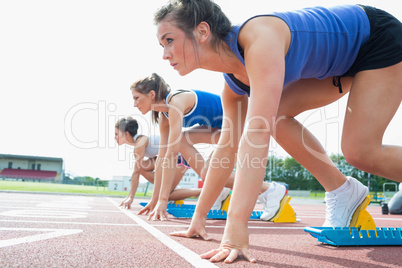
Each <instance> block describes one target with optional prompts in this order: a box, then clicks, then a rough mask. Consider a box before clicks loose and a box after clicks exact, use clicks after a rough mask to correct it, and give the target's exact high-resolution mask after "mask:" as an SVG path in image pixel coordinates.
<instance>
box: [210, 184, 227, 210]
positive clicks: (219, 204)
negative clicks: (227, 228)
mask: <svg viewBox="0 0 402 268" xmlns="http://www.w3.org/2000/svg"><path fill="white" fill-rule="evenodd" d="M229 194H230V188H226V187H225V188H223V190H222V192H221V194H220V195H219V196H218V198H217V199H216V201H215V203H214V205H213V206H212V208H211V209H212V210H220V209H221V208H222V203H223V201H225V200H226V198H227V197H228V196H229Z"/></svg>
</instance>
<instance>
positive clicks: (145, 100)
mask: <svg viewBox="0 0 402 268" xmlns="http://www.w3.org/2000/svg"><path fill="white" fill-rule="evenodd" d="M131 93H132V94H133V100H134V107H136V108H137V109H138V110H140V112H141V113H142V114H146V113H148V112H149V111H150V110H151V107H152V104H153V103H154V100H155V92H154V91H151V92H150V93H148V94H144V93H140V92H138V91H137V90H135V89H133V90H131Z"/></svg>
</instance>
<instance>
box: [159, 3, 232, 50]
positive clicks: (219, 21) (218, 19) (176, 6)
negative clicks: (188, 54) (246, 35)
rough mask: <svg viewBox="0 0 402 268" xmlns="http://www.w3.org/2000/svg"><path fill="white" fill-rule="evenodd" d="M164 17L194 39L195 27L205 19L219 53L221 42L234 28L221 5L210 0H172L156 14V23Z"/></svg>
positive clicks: (213, 46)
mask: <svg viewBox="0 0 402 268" xmlns="http://www.w3.org/2000/svg"><path fill="white" fill-rule="evenodd" d="M164 19H169V20H170V21H172V22H173V23H174V24H175V25H176V27H178V28H179V29H181V30H183V31H184V33H185V34H186V36H187V37H188V38H190V39H191V40H194V36H193V30H194V29H195V27H197V25H198V24H200V23H201V22H203V21H205V22H206V23H208V25H209V27H210V29H211V33H212V39H211V46H212V49H214V51H216V52H217V53H219V48H220V44H221V42H222V41H223V39H224V38H225V37H226V36H227V35H228V33H229V32H230V31H231V30H232V28H233V26H232V23H231V22H230V20H229V19H228V18H227V17H226V15H225V14H224V13H223V12H222V10H221V7H220V6H219V5H218V4H216V3H214V2H213V1H210V0H170V1H169V2H168V3H166V4H165V5H164V6H162V7H161V8H159V10H157V11H156V13H155V14H154V22H155V24H158V23H159V22H161V21H162V20H164Z"/></svg>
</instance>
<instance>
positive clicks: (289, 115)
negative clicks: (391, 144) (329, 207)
mask: <svg viewBox="0 0 402 268" xmlns="http://www.w3.org/2000/svg"><path fill="white" fill-rule="evenodd" d="M352 81H353V78H351V77H343V78H341V83H342V89H343V93H342V94H340V93H339V91H338V88H336V87H335V86H334V85H333V80H332V77H331V78H327V79H323V80H318V79H306V80H300V81H297V82H294V83H292V84H290V85H288V86H287V87H286V88H285V89H284V91H283V94H282V98H281V102H280V106H279V109H278V116H277V119H276V121H277V122H276V125H275V132H274V135H273V137H274V138H275V140H276V141H277V142H278V143H279V145H280V146H281V147H282V148H283V149H284V150H286V151H287V152H288V153H289V154H290V155H291V156H292V157H293V158H294V159H296V161H298V162H299V163H300V164H301V165H302V166H304V167H305V168H306V169H307V170H308V171H310V172H311V174H312V175H313V176H314V177H315V178H316V179H317V180H318V181H319V182H320V183H321V185H322V186H323V187H324V188H325V190H326V191H332V190H334V189H337V188H338V187H340V186H341V185H342V184H344V183H345V181H346V177H345V176H344V175H343V174H342V173H341V172H340V171H339V170H338V169H337V168H336V167H335V165H334V164H333V163H332V161H331V159H330V158H329V157H328V155H327V154H326V152H325V150H324V148H323V147H322V146H321V144H320V142H319V141H318V140H317V139H316V138H315V137H314V135H313V134H312V133H311V132H310V131H309V130H308V129H307V128H305V127H304V126H303V125H302V124H300V122H298V121H297V120H296V119H295V117H296V116H297V115H299V114H300V113H302V112H304V111H307V110H310V109H314V108H319V107H322V106H325V105H328V104H330V103H332V102H334V101H336V100H338V99H340V98H341V97H342V96H344V95H345V94H346V93H347V92H348V91H349V90H350V86H351V83H352Z"/></svg>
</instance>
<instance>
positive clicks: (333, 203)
mask: <svg viewBox="0 0 402 268" xmlns="http://www.w3.org/2000/svg"><path fill="white" fill-rule="evenodd" d="M347 179H348V181H349V183H350V185H349V189H348V190H346V191H344V192H342V193H338V194H333V193H331V192H326V193H325V202H326V206H327V210H326V215H325V222H324V224H323V225H322V226H323V227H349V224H350V221H351V219H352V216H353V213H354V212H355V210H356V208H357V207H358V206H359V205H360V204H361V203H362V202H363V200H364V199H365V198H366V196H367V195H368V193H369V190H368V188H367V187H366V186H364V185H363V184H362V183H361V182H359V181H358V180H356V179H355V178H352V177H347Z"/></svg>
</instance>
